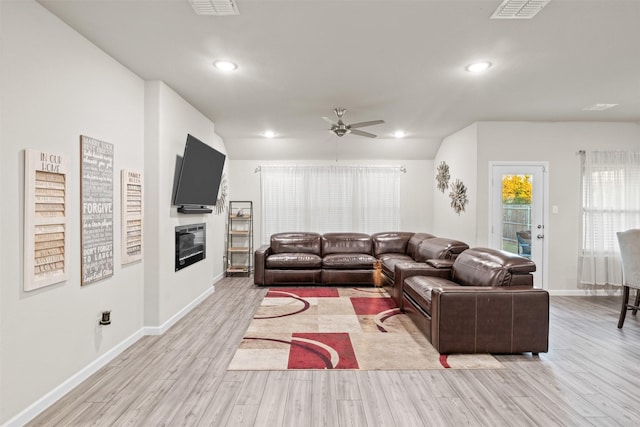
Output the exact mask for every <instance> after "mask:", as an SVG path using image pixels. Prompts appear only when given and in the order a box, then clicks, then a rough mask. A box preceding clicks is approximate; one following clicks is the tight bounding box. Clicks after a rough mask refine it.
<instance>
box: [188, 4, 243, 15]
mask: <svg viewBox="0 0 640 427" xmlns="http://www.w3.org/2000/svg"><path fill="white" fill-rule="evenodd" d="M189 3H191V6H192V7H193V10H195V11H196V14H197V15H215V16H226V15H240V11H239V10H238V6H236V2H235V0H189Z"/></svg>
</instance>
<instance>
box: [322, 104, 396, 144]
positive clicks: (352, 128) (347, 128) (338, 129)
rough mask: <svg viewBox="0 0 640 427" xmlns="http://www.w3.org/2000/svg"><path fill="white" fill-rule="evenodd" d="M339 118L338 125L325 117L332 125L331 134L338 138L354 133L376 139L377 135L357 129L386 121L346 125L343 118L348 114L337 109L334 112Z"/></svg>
mask: <svg viewBox="0 0 640 427" xmlns="http://www.w3.org/2000/svg"><path fill="white" fill-rule="evenodd" d="M333 112H334V113H336V116H337V117H338V123H333V121H332V120H331V119H330V118H328V117H323V119H324V120H325V121H327V122H329V123H330V124H331V129H329V130H330V131H331V132H333V133H335V134H336V135H338V136H345V135H346V134H348V133H352V134H354V135H360V136H366V137H367V138H375V137H376V136H377V135H374V134H372V133H369V132H365V131H362V130H358V129H356V128H362V127H365V126H373V125H379V124H382V123H384V120H371V121H369V122H359V123H351V124H350V125H347V124H345V123H344V122H343V121H342V116H344V113H346V112H347V110H346V109H344V108H335V109H334V110H333Z"/></svg>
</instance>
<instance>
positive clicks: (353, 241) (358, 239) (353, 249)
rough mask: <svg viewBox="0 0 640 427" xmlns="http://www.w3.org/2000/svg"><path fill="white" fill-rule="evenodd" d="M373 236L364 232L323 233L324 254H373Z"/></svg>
mask: <svg viewBox="0 0 640 427" xmlns="http://www.w3.org/2000/svg"><path fill="white" fill-rule="evenodd" d="M371 250H372V244H371V236H369V235H368V234H364V233H325V234H323V235H322V255H323V256H325V255H328V254H371V253H372V251H371Z"/></svg>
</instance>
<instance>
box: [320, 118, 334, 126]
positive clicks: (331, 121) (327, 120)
mask: <svg viewBox="0 0 640 427" xmlns="http://www.w3.org/2000/svg"><path fill="white" fill-rule="evenodd" d="M322 120H324V121H325V122H327V123H329V124H330V125H333V120H331V119H330V118H329V117H323V118H322Z"/></svg>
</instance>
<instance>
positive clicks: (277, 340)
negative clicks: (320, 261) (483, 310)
mask: <svg viewBox="0 0 640 427" xmlns="http://www.w3.org/2000/svg"><path fill="white" fill-rule="evenodd" d="M446 368H453V369H500V368H502V365H501V364H500V362H498V361H497V360H496V359H495V358H494V357H493V356H491V355H489V354H468V355H462V354H460V355H455V354H454V355H448V356H444V355H443V356H441V355H440V354H439V353H438V352H437V351H436V350H435V349H434V348H433V347H432V346H431V344H430V343H429V341H428V340H427V339H426V338H425V337H424V335H422V333H420V331H419V330H418V329H417V328H416V326H415V325H414V324H413V322H411V320H410V319H409V318H408V317H407V315H406V314H403V313H401V312H400V310H399V309H398V307H397V306H396V305H395V303H394V302H393V299H391V298H390V297H389V295H388V294H387V293H386V292H385V291H384V289H383V288H375V287H371V288H346V287H345V288H342V287H338V288H328V287H322V288H315V287H304V288H284V287H283V288H270V289H269V291H268V293H267V295H266V296H265V298H264V300H263V301H262V303H261V305H260V306H259V307H258V310H257V311H256V314H255V316H254V317H253V319H252V321H251V324H250V325H249V328H248V329H247V332H246V334H245V336H244V338H243V340H242V342H241V343H240V346H239V348H238V350H237V351H236V354H235V355H234V357H233V360H232V361H231V363H230V365H229V368H228V369H229V370H242V371H245V370H246V371H249V370H286V369H361V370H396V369H446Z"/></svg>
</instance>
